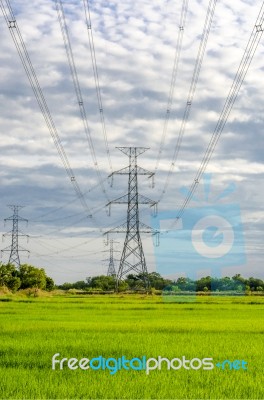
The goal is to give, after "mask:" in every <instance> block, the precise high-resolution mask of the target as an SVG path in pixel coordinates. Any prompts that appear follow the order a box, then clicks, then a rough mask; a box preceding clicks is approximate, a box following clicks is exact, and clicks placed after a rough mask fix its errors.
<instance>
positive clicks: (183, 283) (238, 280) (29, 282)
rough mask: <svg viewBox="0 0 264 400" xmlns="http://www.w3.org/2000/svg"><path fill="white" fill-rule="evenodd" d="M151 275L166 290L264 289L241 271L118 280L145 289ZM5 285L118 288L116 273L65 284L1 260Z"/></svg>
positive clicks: (31, 268) (129, 287)
mask: <svg viewBox="0 0 264 400" xmlns="http://www.w3.org/2000/svg"><path fill="white" fill-rule="evenodd" d="M146 279H148V281H149V286H150V287H151V288H152V289H155V290H161V291H163V290H166V291H173V292H209V291H217V292H224V291H225V292H226V291H236V292H244V291H251V292H264V282H263V280H261V279H259V278H254V277H250V278H243V277H242V276H241V274H236V275H234V276H233V277H231V278H230V277H228V276H226V277H223V278H214V277H211V276H206V277H202V278H200V279H197V280H192V279H190V278H186V277H180V278H178V279H176V280H171V279H166V278H164V277H162V276H161V275H160V274H159V273H158V272H151V273H148V274H145V275H143V274H129V275H127V277H126V278H125V279H124V280H123V281H121V282H120V283H119V288H118V289H119V291H120V292H122V291H134V290H141V289H142V290H143V289H144V288H145V281H146ZM1 286H5V287H7V288H8V289H9V290H11V291H12V292H16V291H17V290H20V289H28V288H37V289H42V290H47V291H52V290H54V289H62V290H70V289H75V290H84V291H91V290H96V291H114V290H115V288H116V279H115V276H106V275H99V276H91V277H88V278H86V279H85V280H81V281H77V282H74V283H68V282H65V283H63V284H62V285H57V286H56V285H55V284H54V281H53V279H52V278H50V277H49V276H47V274H46V272H45V270H44V268H37V267H34V266H32V265H28V264H22V265H21V266H20V267H19V268H16V267H15V266H14V265H12V264H2V263H0V287H1Z"/></svg>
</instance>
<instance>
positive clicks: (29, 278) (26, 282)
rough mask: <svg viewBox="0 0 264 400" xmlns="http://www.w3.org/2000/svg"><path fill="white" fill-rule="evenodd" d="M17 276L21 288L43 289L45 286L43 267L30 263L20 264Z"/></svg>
mask: <svg viewBox="0 0 264 400" xmlns="http://www.w3.org/2000/svg"><path fill="white" fill-rule="evenodd" d="M19 277H20V279H21V289H27V288H38V289H45V287H46V278H47V276H46V273H45V270H44V269H43V268H36V267H33V266H32V265H28V264H22V265H21V266H20V268H19Z"/></svg>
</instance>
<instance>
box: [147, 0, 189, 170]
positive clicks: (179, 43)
mask: <svg viewBox="0 0 264 400" xmlns="http://www.w3.org/2000/svg"><path fill="white" fill-rule="evenodd" d="M188 1H189V0H183V3H182V9H181V18H180V26H179V32H178V38H177V44H176V50H175V57H174V63H173V69H172V76H171V82H170V90H169V96H168V101H167V108H166V115H165V120H164V125H163V132H162V137H161V141H160V146H159V151H158V158H157V161H156V165H155V172H157V169H158V168H159V163H160V158H161V154H162V152H163V149H164V142H165V139H166V136H167V131H168V124H169V120H170V115H171V107H172V102H173V97H174V90H175V86H176V81H177V76H178V67H179V61H180V56H181V50H182V42H183V34H184V27H185V22H186V16H187V11H188Z"/></svg>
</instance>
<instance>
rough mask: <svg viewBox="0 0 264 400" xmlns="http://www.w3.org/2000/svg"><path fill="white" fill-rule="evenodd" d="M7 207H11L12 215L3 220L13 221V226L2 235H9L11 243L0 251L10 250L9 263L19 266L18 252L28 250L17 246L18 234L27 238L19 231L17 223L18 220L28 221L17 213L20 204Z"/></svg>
mask: <svg viewBox="0 0 264 400" xmlns="http://www.w3.org/2000/svg"><path fill="white" fill-rule="evenodd" d="M8 207H9V208H11V210H13V215H12V216H11V217H9V218H6V219H5V220H4V221H5V222H6V221H12V223H13V227H12V231H10V232H7V233H5V234H4V235H3V237H6V236H11V238H12V241H11V245H10V246H8V247H6V248H5V249H3V250H1V253H3V252H10V256H9V261H8V263H9V264H13V265H16V266H17V267H18V268H19V267H20V258H19V253H20V252H27V253H29V251H28V250H25V249H24V248H23V247H21V246H19V244H18V238H19V237H20V236H24V237H25V236H26V237H27V238H28V235H25V234H24V233H23V232H21V231H20V230H19V229H18V223H19V222H28V220H27V219H25V218H22V217H20V216H19V215H18V211H19V210H20V209H21V208H23V207H22V206H8Z"/></svg>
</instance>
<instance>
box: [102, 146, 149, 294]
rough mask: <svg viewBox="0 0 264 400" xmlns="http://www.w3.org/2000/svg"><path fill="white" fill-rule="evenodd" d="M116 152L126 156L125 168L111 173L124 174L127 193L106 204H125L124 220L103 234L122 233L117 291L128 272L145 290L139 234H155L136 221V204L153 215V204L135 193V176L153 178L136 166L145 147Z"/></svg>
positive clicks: (143, 263) (146, 282) (146, 279)
mask: <svg viewBox="0 0 264 400" xmlns="http://www.w3.org/2000/svg"><path fill="white" fill-rule="evenodd" d="M117 148H118V149H119V150H120V151H122V152H123V153H124V154H126V155H127V156H128V157H129V166H128V167H125V168H123V169H120V170H119V171H115V172H113V173H112V174H111V175H109V177H113V175H128V193H127V194H126V195H124V196H121V197H119V198H118V199H115V200H113V201H111V202H109V203H108V204H107V206H109V208H110V206H111V204H113V203H115V204H127V220H126V222H125V223H124V224H122V225H120V226H118V227H116V228H114V229H111V230H110V231H108V232H106V234H107V235H108V234H109V233H114V232H115V233H121V232H122V233H126V237H125V241H124V247H123V251H122V255H121V259H120V264H119V269H118V273H117V276H116V278H117V286H116V288H117V290H118V285H119V282H120V280H122V279H123V277H124V276H126V275H127V274H128V273H129V272H136V273H138V274H141V276H142V279H143V281H144V284H145V287H146V288H149V280H148V271H147V266H146V260H145V256H144V251H143V247H142V241H141V237H140V233H152V234H157V232H156V231H153V229H152V228H151V227H149V226H147V225H145V224H143V223H142V222H140V220H139V204H149V205H150V206H153V207H154V212H155V213H156V208H157V203H156V202H155V201H153V200H150V199H148V198H147V197H145V196H142V195H141V194H139V193H138V175H148V176H149V177H153V176H154V173H153V172H150V171H147V170H146V169H144V168H141V167H139V166H138V165H137V157H138V156H139V155H141V154H143V153H144V152H145V151H146V150H148V148H146V147H117Z"/></svg>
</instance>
